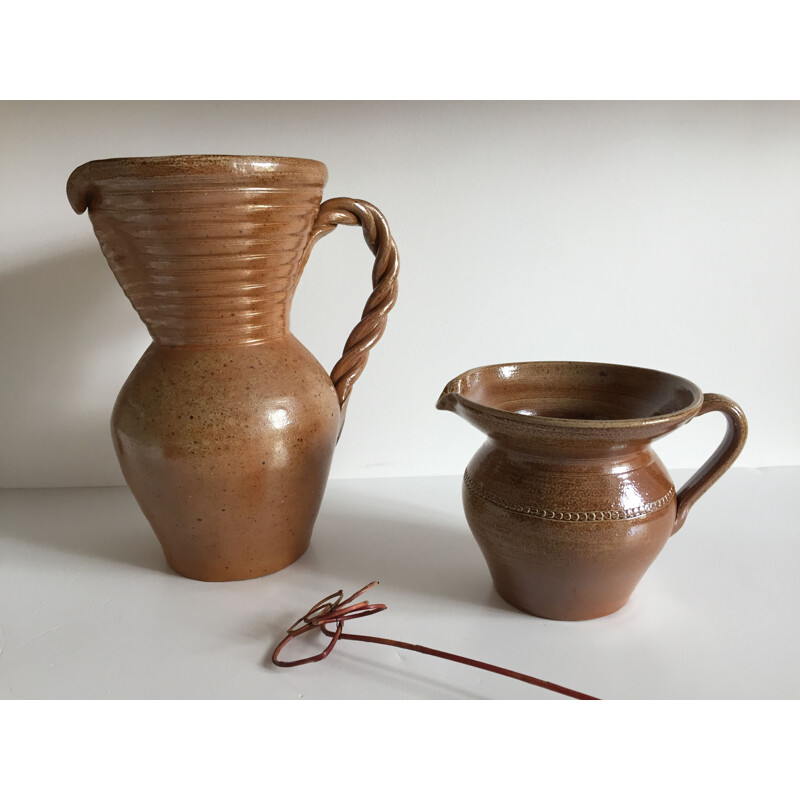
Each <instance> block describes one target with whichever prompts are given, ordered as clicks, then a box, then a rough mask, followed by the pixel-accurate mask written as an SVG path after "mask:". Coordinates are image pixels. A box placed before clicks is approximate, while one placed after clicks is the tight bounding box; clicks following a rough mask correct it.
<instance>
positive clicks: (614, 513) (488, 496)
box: [464, 470, 675, 522]
mask: <svg viewBox="0 0 800 800" xmlns="http://www.w3.org/2000/svg"><path fill="white" fill-rule="evenodd" d="M464 485H465V486H466V487H467V488H468V489H469V490H470V492H472V493H473V494H475V495H477V496H478V497H480V498H482V499H484V500H486V501H488V502H489V503H493V504H494V505H496V506H500V508H505V509H506V510H508V511H514V512H516V513H518V514H527V515H529V516H531V517H537V518H538V519H550V520H555V521H558V522H602V521H604V520H608V521H611V520H619V519H636V518H637V517H644V516H646V515H647V514H652V513H653V512H654V511H658V510H660V509H662V508H664V506H666V505H667V504H668V503H669V502H670V501H671V500H672V498H673V497H674V496H675V489H674V488H673V487H670V489H669V491H668V492H667V493H666V494H665V495H664V496H663V497H661V498H659V499H658V500H652V501H651V502H649V503H645V504H644V505H641V506H637V507H636V508H625V509H615V510H609V511H555V510H551V509H547V508H536V507H534V506H525V505H521V504H519V503H512V502H510V501H508V500H506V499H504V498H502V497H500V496H499V495H496V494H495V493H494V492H490V491H488V490H487V489H485V488H484V487H483V486H481V485H480V484H479V483H478V482H477V481H476V480H475V479H474V478H473V477H472V476H471V475H470V474H469V472H468V471H466V470H465V472H464Z"/></svg>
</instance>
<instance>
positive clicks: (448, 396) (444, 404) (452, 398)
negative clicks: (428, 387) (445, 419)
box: [436, 388, 458, 411]
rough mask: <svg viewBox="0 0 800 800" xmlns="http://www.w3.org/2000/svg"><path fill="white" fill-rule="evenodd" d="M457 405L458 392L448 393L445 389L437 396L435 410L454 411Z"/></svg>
mask: <svg viewBox="0 0 800 800" xmlns="http://www.w3.org/2000/svg"><path fill="white" fill-rule="evenodd" d="M457 405H458V392H453V391H448V390H447V388H445V390H444V391H443V392H442V393H441V394H440V395H439V399H438V400H437V401H436V408H437V409H438V410H439V411H455V410H456V406H457Z"/></svg>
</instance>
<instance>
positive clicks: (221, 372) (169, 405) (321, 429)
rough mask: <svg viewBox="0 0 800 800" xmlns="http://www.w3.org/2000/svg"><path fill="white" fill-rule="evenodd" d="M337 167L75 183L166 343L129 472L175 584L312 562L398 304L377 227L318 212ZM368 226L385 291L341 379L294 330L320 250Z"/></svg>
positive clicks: (137, 419)
mask: <svg viewBox="0 0 800 800" xmlns="http://www.w3.org/2000/svg"><path fill="white" fill-rule="evenodd" d="M326 178H327V170H326V168H325V165H324V164H321V163H320V162H318V161H310V160H306V159H297V158H273V157H262V156H203V155H198V156H174V157H173V156H170V157H164V158H122V159H110V160H105V161H92V162H90V163H88V164H84V165H83V166H81V167H78V169H76V170H75V171H74V172H73V173H72V175H71V176H70V178H69V182H68V184H67V194H68V197H69V201H70V203H71V205H72V207H73V208H74V209H75V211H76V212H78V213H82V212H83V211H84V210H85V209H87V208H88V210H89V217H90V219H91V221H92V225H93V226H94V230H95V233H96V234H97V238H98V239H99V241H100V247H101V249H102V251H103V254H104V255H105V257H106V259H107V260H108V263H109V265H110V266H111V269H112V270H113V271H114V274H115V276H116V278H117V280H118V281H119V283H120V286H122V289H123V291H124V292H125V294H126V295H127V296H128V299H129V300H130V301H131V303H132V304H133V306H134V308H135V309H136V311H137V312H138V313H139V316H140V317H141V318H142V320H143V321H144V323H145V325H147V328H148V330H149V331H150V334H151V336H152V337H153V343H152V344H151V345H150V347H149V348H148V349H147V351H146V352H145V354H144V355H143V356H142V358H141V360H140V361H139V363H138V364H137V365H136V367H135V368H134V370H133V372H132V373H131V375H130V377H129V378H128V380H127V381H126V383H125V385H124V386H123V387H122V390H121V392H120V394H119V397H118V399H117V402H116V405H115V407H114V411H113V415H112V420H111V429H112V436H113V440H114V447H115V449H116V452H117V456H118V458H119V462H120V465H121V467H122V472H123V474H124V476H125V479H126V481H127V482H128V485H129V486H130V488H131V490H132V492H133V494H134V496H135V497H136V499H137V501H138V502H139V505H140V506H141V508H142V511H143V512H144V514H145V516H146V517H147V519H148V520H149V522H150V524H151V525H152V527H153V530H154V531H155V533H156V536H157V537H158V539H159V541H160V542H161V545H162V547H163V549H164V553H165V555H166V558H167V561H168V562H169V564H170V565H171V566H172V567H173V569H175V570H176V571H177V572H179V573H181V574H182V575H186V576H188V577H190V578H197V579H200V580H210V581H224V580H240V579H243V578H254V577H256V576H259V575H266V574H268V573H270V572H275V571H276V570H279V569H281V568H283V567H285V566H287V565H288V564H291V563H292V562H293V561H295V560H296V559H297V558H299V557H300V556H301V555H302V554H303V553H304V552H305V550H306V548H307V547H308V544H309V539H310V537H311V530H312V527H313V525H314V521H315V519H316V516H317V512H318V511H319V507H320V503H321V501H322V495H323V492H324V489H325V484H326V481H327V478H328V471H329V468H330V463H331V458H332V455H333V450H334V447H335V445H336V442H337V439H338V436H339V433H340V430H341V427H342V422H343V419H344V413H345V408H346V405H347V400H348V397H349V395H350V391H351V389H352V388H353V384H354V382H355V381H356V379H357V378H358V376H359V375H360V374H361V372H362V371H363V369H364V367H365V365H366V363H367V356H368V353H369V350H370V348H371V347H372V346H373V345H374V344H375V343H376V342H377V341H378V339H379V338H380V337H381V335H382V334H383V331H384V328H385V326H386V318H387V314H388V312H389V310H390V309H391V308H392V306H393V305H394V302H395V299H396V296H397V270H398V259H397V248H396V246H395V243H394V241H393V239H392V236H391V234H390V232H389V227H388V225H387V224H386V220H385V219H384V218H383V216H382V214H381V213H380V211H378V210H377V209H376V208H375V207H374V206H372V205H370V204H369V203H366V202H363V201H361V200H351V199H348V198H337V199H333V200H328V201H326V202H325V203H322V204H321V205H320V203H321V200H322V189H323V186H324V185H325V181H326ZM339 224H344V225H360V226H361V227H362V228H363V231H364V237H365V239H366V240H367V244H368V245H369V247H370V249H371V250H372V252H373V254H374V255H375V264H374V268H373V272H372V283H373V291H372V294H371V295H370V297H369V299H368V301H367V304H366V307H365V309H364V314H363V317H362V319H361V321H360V322H359V323H358V325H357V326H356V327H355V329H354V330H353V332H352V333H351V335H350V338H349V339H348V340H347V343H346V344H345V347H344V353H343V355H342V357H341V359H340V360H339V362H338V363H337V364H336V366H335V367H334V369H333V371H332V373H331V375H330V376H329V375H328V374H327V373H326V372H325V370H324V369H323V368H322V367H321V366H320V364H319V363H318V362H317V361H316V359H315V358H314V357H313V356H312V355H311V353H309V351H308V350H306V348H305V347H303V345H302V344H301V343H300V342H299V341H298V340H297V339H296V338H295V337H294V336H293V335H292V333H291V331H290V330H289V310H290V307H291V302H292V297H293V296H294V292H295V289H296V287H297V282H298V280H299V279H300V275H301V274H302V271H303V267H304V265H305V263H306V260H307V259H308V256H309V253H310V251H311V248H312V247H313V245H314V243H315V242H316V241H317V240H318V239H319V238H321V237H322V236H324V235H325V234H327V233H329V232H330V231H332V230H333V229H334V228H335V227H336V226H337V225H339Z"/></svg>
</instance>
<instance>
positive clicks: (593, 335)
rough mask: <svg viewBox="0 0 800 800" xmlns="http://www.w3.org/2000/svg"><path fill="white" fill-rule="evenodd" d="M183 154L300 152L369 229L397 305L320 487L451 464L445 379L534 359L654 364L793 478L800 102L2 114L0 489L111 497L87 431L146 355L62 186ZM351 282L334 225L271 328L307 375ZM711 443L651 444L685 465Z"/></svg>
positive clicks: (361, 290) (714, 431)
mask: <svg viewBox="0 0 800 800" xmlns="http://www.w3.org/2000/svg"><path fill="white" fill-rule="evenodd" d="M204 152H205V153H245V154H253V153H255V154H264V155H294V156H305V157H310V158H317V159H320V160H322V161H324V162H325V163H326V164H327V165H328V169H329V172H330V179H329V183H328V188H327V191H326V196H327V197H333V196H337V195H349V196H353V197H360V198H364V199H367V200H370V201H371V202H373V203H374V204H375V205H377V206H378V207H379V208H380V209H381V210H382V211H383V212H384V213H385V214H386V216H387V218H388V220H389V223H390V225H391V226H392V231H393V233H394V235H395V238H396V240H397V243H398V246H399V248H400V256H401V284H400V299H399V301H398V304H397V307H396V308H395V310H394V311H393V312H392V314H391V316H390V319H389V325H388V329H387V333H386V335H385V337H384V339H383V340H382V341H381V342H380V343H379V344H378V345H377V346H376V348H375V350H374V351H373V354H372V357H371V358H370V363H369V365H368V367H367V370H366V372H365V373H364V375H363V376H362V377H361V379H360V380H359V382H358V383H357V385H356V387H355V390H354V392H353V397H352V401H351V403H350V408H349V412H348V421H347V425H346V427H345V431H344V434H343V436H342V439H341V441H340V443H339V447H338V450H337V454H336V457H335V459H334V466H333V471H332V476H333V477H360V476H384V475H386V476H388V475H412V474H448V473H457V472H460V471H461V470H462V469H463V467H464V465H465V464H466V461H467V459H468V458H469V456H470V455H471V454H472V452H473V451H474V450H475V448H476V447H477V445H478V443H479V442H480V440H481V436H480V434H478V433H477V432H475V431H473V430H472V429H470V428H468V426H467V425H466V424H465V423H464V422H463V421H461V420H459V419H457V418H456V417H455V416H452V415H447V414H443V413H441V412H437V411H436V410H435V409H434V403H435V401H436V398H437V396H438V394H439V391H440V390H441V388H442V387H443V385H444V384H445V383H446V382H447V380H449V379H450V378H451V377H454V376H455V375H456V374H458V373H459V372H461V371H463V370H465V369H468V368H469V367H473V366H478V365H481V364H488V363H495V362H499V361H510V360H540V359H541V360H548V359H576V360H597V361H611V362H617V363H628V364H635V365H640V366H649V367H653V368H656V369H663V370H666V371H670V372H676V373H678V374H680V375H683V376H685V377H687V378H689V379H691V380H693V381H695V382H696V383H698V384H699V385H700V387H701V388H703V389H704V390H706V391H714V392H720V393H723V394H728V395H730V396H731V397H733V398H734V399H736V400H737V401H738V402H739V403H740V404H741V405H742V406H743V407H744V409H745V411H746V413H747V414H748V417H749V420H750V424H751V436H750V440H749V442H748V445H747V447H746V448H745V450H744V453H743V455H742V457H741V459H740V461H739V464H740V465H742V466H759V467H760V466H768V465H784V464H796V463H800V414H798V409H800V377H798V365H799V363H800V360H799V359H798V355H800V352H799V349H798V341H799V337H798V333H799V332H800V319H799V317H800V312H799V311H798V300H800V296H799V293H798V289H799V288H800V280H799V279H798V271H799V270H800V103H763V102H759V103H597V102H592V103H500V102H487V103H400V102H392V103H371V102H359V103H336V102H319V103H313V102H302V103H284V102H281V103H278V102H252V103H235V102H219V103H218V102H201V103H106V102H97V103H2V104H0V197H2V207H1V208H0V210H1V211H2V213H1V214H0V256H1V259H0V326H1V329H0V334H1V338H0V486H4V487H24V486H79V485H110V484H121V483H122V476H121V473H120V471H119V468H118V466H117V463H116V459H115V457H114V453H113V449H112V446H111V440H110V436H109V433H108V418H109V416H110V413H111V407H112V405H113V402H114V399H115V396H116V393H117V391H118V390H119V388H120V387H121V385H122V383H123V381H124V380H125V378H126V377H127V375H128V373H129V371H130V370H131V368H132V367H133V365H134V364H135V363H136V361H137V360H138V358H139V356H140V355H141V353H142V352H143V351H144V349H145V348H146V346H147V344H148V342H149V337H148V335H147V333H146V331H145V328H144V326H143V325H142V323H141V322H140V321H139V319H138V317H137V316H136V314H135V312H134V311H133V310H132V308H131V307H130V306H129V304H128V302H127V300H126V299H125V297H124V295H123V294H122V291H121V290H120V289H119V287H118V286H117V284H116V282H115V280H114V278H113V276H112V275H111V272H110V270H109V269H108V267H107V266H106V264H105V261H104V259H103V257H102V255H101V254H100V251H99V248H98V246H97V242H96V240H95V238H94V234H93V233H92V230H91V226H90V224H89V221H88V219H87V218H86V217H85V216H83V217H77V216H75V214H74V213H73V212H72V210H71V209H70V207H69V205H68V203H67V199H66V196H65V191H64V186H65V182H66V179H67V176H68V175H69V173H70V172H71V171H72V169H73V168H74V167H76V166H78V165H79V164H81V163H83V162H84V161H88V160H91V159H95V158H109V157H115V156H140V155H168V154H178V153H204ZM370 268H371V258H370V255H369V252H368V250H367V249H366V247H365V246H364V243H363V239H362V237H361V234H360V233H359V232H358V231H357V230H354V229H339V230H338V231H336V232H335V233H334V234H333V235H332V236H329V237H327V238H326V239H324V240H323V241H322V242H320V243H319V244H318V245H317V247H316V248H315V252H314V253H313V255H312V258H311V261H310V262H309V266H308V268H307V269H306V272H305V275H304V277H303V280H302V282H301V286H300V289H299V291H298V294H297V298H296V301H295V305H294V311H293V315H292V328H293V331H294V333H295V334H296V335H297V336H298V338H300V340H301V341H303V342H304V343H305V344H306V345H307V346H308V347H309V348H310V349H311V350H312V352H314V353H315V354H316V355H317V357H318V358H319V360H320V361H321V362H322V363H323V364H324V365H325V366H326V367H328V368H330V367H331V366H332V365H333V364H334V363H335V361H336V359H337V358H338V356H339V354H340V352H341V347H342V345H343V344H344V340H345V338H346V336H347V334H348V333H349V331H350V329H351V328H352V326H353V325H354V324H355V322H356V321H357V319H358V317H359V316H360V313H361V309H362V306H363V303H364V301H365V299H366V297H367V294H368V293H369V289H370V283H369V273H370ZM722 425H723V423H722V420H721V419H720V420H717V419H714V415H712V416H710V417H704V418H702V419H700V420H697V421H696V422H694V423H692V424H691V425H689V426H687V427H685V428H683V429H681V430H680V431H678V432H677V433H676V434H674V435H673V436H672V437H671V438H668V439H666V440H664V441H663V442H661V443H659V444H658V445H657V449H658V451H659V452H660V454H661V455H662V457H663V458H664V460H665V461H666V463H667V464H668V465H669V466H672V467H690V466H697V465H699V463H700V462H702V461H703V460H704V459H705V458H706V456H707V455H708V454H709V453H710V452H711V450H712V449H713V448H714V447H715V446H716V442H717V440H718V438H719V437H720V436H721V433H722Z"/></svg>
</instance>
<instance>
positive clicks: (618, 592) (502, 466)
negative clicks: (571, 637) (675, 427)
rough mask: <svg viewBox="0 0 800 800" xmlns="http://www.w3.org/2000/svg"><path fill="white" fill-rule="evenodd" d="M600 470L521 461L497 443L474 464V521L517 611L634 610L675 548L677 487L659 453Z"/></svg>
mask: <svg viewBox="0 0 800 800" xmlns="http://www.w3.org/2000/svg"><path fill="white" fill-rule="evenodd" d="M599 467H600V465H599V464H598V465H597V469H596V470H595V469H593V467H592V466H588V467H585V468H584V469H582V470H581V469H579V468H577V467H576V465H575V464H572V465H571V468H570V470H569V472H565V471H564V470H558V469H555V468H552V467H549V466H548V465H547V464H543V463H541V462H540V463H536V464H531V463H528V464H526V465H522V464H521V463H520V462H519V461H516V462H515V461H514V460H510V459H509V458H508V456H507V454H506V453H505V452H504V451H502V450H501V449H499V448H495V447H493V446H492V445H491V444H489V445H485V446H484V448H482V449H481V450H479V451H478V453H477V454H476V455H475V457H474V458H473V460H472V461H471V462H470V464H469V466H468V467H467V471H466V473H465V476H464V485H463V501H464V510H465V513H466V517H467V522H468V523H469V526H470V529H471V530H472V533H473V535H474V537H475V539H476V541H477V542H478V545H479V546H480V548H481V551H482V552H483V555H484V558H485V559H486V562H487V565H488V567H489V571H490V572H491V575H492V580H493V582H494V584H495V587H496V588H497V591H498V593H499V594H500V595H501V597H503V599H504V600H506V601H507V602H508V603H510V604H511V605H513V606H515V607H516V608H519V609H521V610H522V611H526V612H528V613H530V614H534V615H536V616H540V617H546V618H549V619H562V620H580V619H592V618H595V617H602V616H606V615H607V614H611V613H613V612H615V611H617V610H619V609H620V608H622V606H624V605H625V603H626V602H627V601H628V599H629V597H630V595H631V593H632V592H633V590H634V589H635V588H636V585H637V584H638V583H639V581H640V580H641V578H642V576H643V575H644V573H645V572H646V570H647V568H648V567H649V566H650V564H651V563H652V562H653V561H654V560H655V558H656V556H657V555H658V553H659V552H660V551H661V549H662V548H663V546H664V545H665V544H666V542H667V539H669V537H670V535H671V533H672V528H673V525H674V522H675V509H676V500H675V490H674V487H673V486H672V483H671V481H670V479H669V477H668V476H667V474H666V471H665V470H664V468H663V466H662V465H661V462H660V461H659V460H658V458H657V457H656V456H655V454H654V453H653V452H652V451H651V450H650V449H649V448H647V449H645V450H643V451H641V452H639V453H637V454H635V455H633V456H631V458H630V460H629V461H628V463H617V464H616V466H615V468H614V469H600V468H599ZM512 476H513V477H512Z"/></svg>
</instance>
